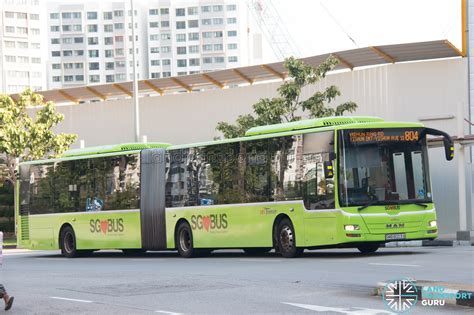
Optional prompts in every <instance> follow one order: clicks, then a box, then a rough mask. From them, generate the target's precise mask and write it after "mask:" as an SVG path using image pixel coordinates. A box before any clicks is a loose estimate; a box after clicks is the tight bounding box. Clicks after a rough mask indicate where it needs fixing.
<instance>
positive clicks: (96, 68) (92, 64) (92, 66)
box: [89, 62, 100, 70]
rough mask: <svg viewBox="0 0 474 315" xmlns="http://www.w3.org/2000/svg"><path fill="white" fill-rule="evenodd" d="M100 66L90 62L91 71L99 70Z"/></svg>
mask: <svg viewBox="0 0 474 315" xmlns="http://www.w3.org/2000/svg"><path fill="white" fill-rule="evenodd" d="M99 69H100V65H99V63H98V62H89V70H99Z"/></svg>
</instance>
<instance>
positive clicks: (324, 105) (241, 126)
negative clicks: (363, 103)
mask: <svg viewBox="0 0 474 315" xmlns="http://www.w3.org/2000/svg"><path fill="white" fill-rule="evenodd" d="M338 62H339V61H338V60H337V58H335V57H334V56H332V55H331V56H329V57H328V58H327V59H326V60H325V61H324V62H323V63H322V64H320V65H319V66H318V67H316V68H315V67H313V66H311V65H308V64H305V63H304V62H303V61H301V60H298V59H295V58H293V57H290V58H288V59H286V60H285V63H284V66H285V68H286V69H287V70H288V76H289V77H290V80H287V81H285V82H284V83H283V84H282V85H281V86H280V87H279V88H278V90H277V91H278V94H279V96H278V97H273V98H262V99H260V100H259V101H258V102H257V103H255V104H254V105H253V112H254V115H252V114H247V115H240V116H239V117H238V118H237V120H236V122H235V124H230V123H227V122H222V121H221V122H219V123H218V124H217V127H216V129H217V130H218V131H220V132H222V134H223V135H224V138H236V137H240V136H243V135H245V131H247V130H248V129H250V128H252V127H255V126H263V125H271V124H279V123H282V122H291V121H297V120H300V119H301V116H298V115H297V113H298V112H305V111H308V112H309V115H308V116H309V117H310V118H318V117H327V116H341V115H343V114H344V113H345V112H350V113H352V112H354V111H355V110H356V109H357V104H356V103H354V102H346V103H343V104H340V105H338V106H336V107H334V108H333V107H330V106H328V105H329V104H330V103H331V102H333V101H334V99H335V98H336V97H337V96H340V95H341V92H340V91H339V89H338V88H337V87H336V86H334V85H331V86H329V87H327V88H326V89H325V90H324V91H323V92H319V91H318V92H316V93H314V94H313V95H312V96H311V97H309V98H308V99H306V100H300V97H301V91H302V89H303V88H304V87H306V86H308V85H312V84H315V83H316V82H318V81H320V80H321V79H323V78H325V77H326V74H327V73H328V71H331V70H332V69H334V67H335V66H336V65H337V64H338Z"/></svg>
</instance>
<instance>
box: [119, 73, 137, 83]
mask: <svg viewBox="0 0 474 315" xmlns="http://www.w3.org/2000/svg"><path fill="white" fill-rule="evenodd" d="M132 78H133V76H132ZM125 80H127V75H126V74H125V73H118V74H116V75H115V81H116V82H121V81H125Z"/></svg>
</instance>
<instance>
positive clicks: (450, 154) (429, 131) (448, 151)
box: [422, 128, 454, 161]
mask: <svg viewBox="0 0 474 315" xmlns="http://www.w3.org/2000/svg"><path fill="white" fill-rule="evenodd" d="M425 135H433V136H442V137H443V145H444V155H445V156H446V160H448V161H451V160H452V159H453V158H454V141H453V139H452V138H451V136H450V135H449V134H447V133H446V132H444V131H441V130H437V129H433V128H425V130H423V131H422V136H425Z"/></svg>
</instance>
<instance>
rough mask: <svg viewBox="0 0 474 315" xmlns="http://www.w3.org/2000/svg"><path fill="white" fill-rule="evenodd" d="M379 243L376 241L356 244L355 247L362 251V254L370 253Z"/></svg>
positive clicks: (374, 250)
mask: <svg viewBox="0 0 474 315" xmlns="http://www.w3.org/2000/svg"><path fill="white" fill-rule="evenodd" d="M379 247H380V244H378V243H367V244H363V245H359V246H357V249H358V250H359V251H360V252H361V253H362V254H372V253H375V252H376V251H377V249H379Z"/></svg>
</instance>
